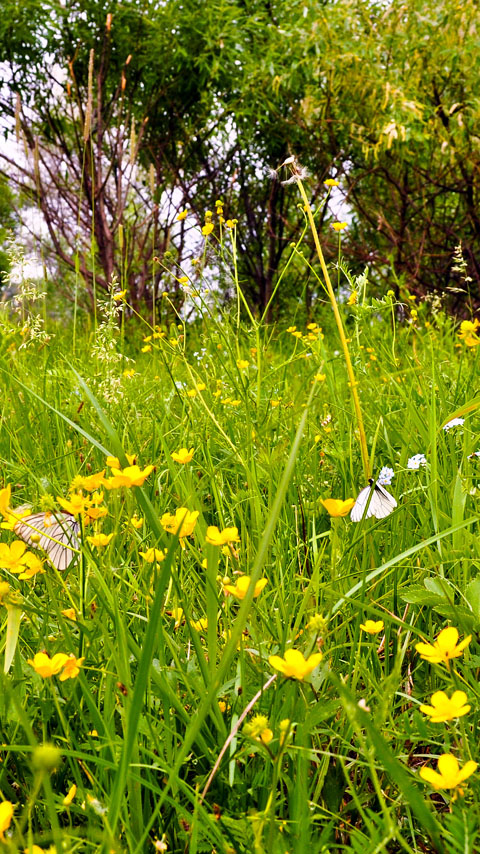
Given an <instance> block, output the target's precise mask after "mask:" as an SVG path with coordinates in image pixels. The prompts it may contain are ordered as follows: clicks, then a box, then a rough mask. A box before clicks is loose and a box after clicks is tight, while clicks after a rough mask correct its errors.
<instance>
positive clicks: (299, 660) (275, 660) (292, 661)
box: [268, 649, 323, 680]
mask: <svg viewBox="0 0 480 854" xmlns="http://www.w3.org/2000/svg"><path fill="white" fill-rule="evenodd" d="M322 658H323V655H322V653H321V652H315V653H314V654H313V655H310V656H309V657H308V658H307V659H306V658H305V656H304V655H303V653H302V652H300V650H299V649H287V651H286V652H285V656H284V658H280V656H279V655H271V656H270V658H269V659H268V663H269V664H270V666H271V667H273V668H274V669H275V670H279V671H280V673H283V675H284V676H286V677H287V678H289V677H290V678H292V679H299V680H303V679H305V676H309V674H310V673H312V671H313V670H315V668H316V667H318V665H319V664H320V662H321V660H322Z"/></svg>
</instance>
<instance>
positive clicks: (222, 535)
mask: <svg viewBox="0 0 480 854" xmlns="http://www.w3.org/2000/svg"><path fill="white" fill-rule="evenodd" d="M205 539H206V541H207V543H210V544H211V545H212V546H224V545H227V544H228V543H238V542H239V541H240V537H239V536H238V528H235V527H231V528H224V529H223V531H219V529H218V528H217V526H216V525H209V526H208V528H207V535H206V537H205Z"/></svg>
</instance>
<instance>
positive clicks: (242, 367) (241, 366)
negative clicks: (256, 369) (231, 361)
mask: <svg viewBox="0 0 480 854" xmlns="http://www.w3.org/2000/svg"><path fill="white" fill-rule="evenodd" d="M249 364H250V362H247V360H246V359H237V368H238V370H239V371H244V370H245V369H246V368H248V366H249Z"/></svg>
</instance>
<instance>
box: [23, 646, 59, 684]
mask: <svg viewBox="0 0 480 854" xmlns="http://www.w3.org/2000/svg"><path fill="white" fill-rule="evenodd" d="M67 661H68V655H65V653H64V652H57V653H56V655H54V656H53V658H50V656H49V655H47V653H46V652H37V653H36V655H34V656H33V660H32V659H31V658H29V659H28V663H29V664H31V665H32V667H33V669H34V670H35V672H36V673H38V674H39V676H41V677H42V678H43V679H47V678H49V677H50V676H55V675H56V674H57V673H60V671H61V669H62V668H63V667H65V665H66V663H67Z"/></svg>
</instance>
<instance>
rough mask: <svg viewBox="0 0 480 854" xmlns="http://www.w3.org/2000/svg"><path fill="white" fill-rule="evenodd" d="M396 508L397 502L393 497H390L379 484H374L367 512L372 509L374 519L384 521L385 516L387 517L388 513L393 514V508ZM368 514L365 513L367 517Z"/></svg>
mask: <svg viewBox="0 0 480 854" xmlns="http://www.w3.org/2000/svg"><path fill="white" fill-rule="evenodd" d="M396 506H397V502H396V500H395V498H394V497H393V495H390V493H389V492H387V490H386V489H384V488H383V486H382V485H381V484H380V483H376V484H375V486H374V490H373V495H372V500H371V502H370V507H369V508H368V509H369V510H370V509H372V508H373V509H372V513H371V515H372V516H375V518H376V519H385V516H389V515H390V513H393V511H394V510H395V507H396ZM368 515H369V514H368V513H367V516H368Z"/></svg>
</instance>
